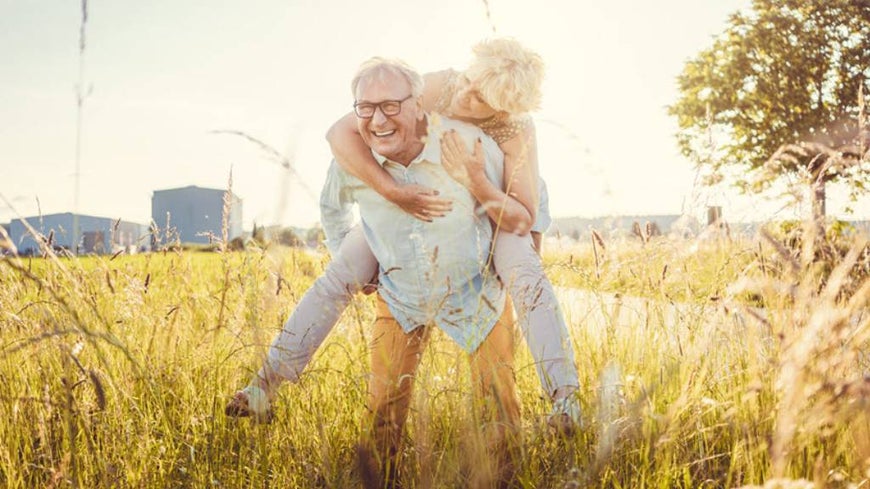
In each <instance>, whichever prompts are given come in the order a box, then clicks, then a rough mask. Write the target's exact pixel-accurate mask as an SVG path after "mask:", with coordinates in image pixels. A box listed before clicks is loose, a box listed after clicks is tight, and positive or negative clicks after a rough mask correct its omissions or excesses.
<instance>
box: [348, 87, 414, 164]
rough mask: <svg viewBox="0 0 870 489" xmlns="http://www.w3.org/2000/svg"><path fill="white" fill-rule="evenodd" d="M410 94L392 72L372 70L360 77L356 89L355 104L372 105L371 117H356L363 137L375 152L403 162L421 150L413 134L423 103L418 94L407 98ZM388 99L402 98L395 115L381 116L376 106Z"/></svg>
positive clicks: (406, 161)
mask: <svg viewBox="0 0 870 489" xmlns="http://www.w3.org/2000/svg"><path fill="white" fill-rule="evenodd" d="M410 94H411V86H410V85H409V84H408V81H407V80H405V78H404V77H402V76H401V75H398V74H395V73H392V72H381V73H377V72H376V73H374V74H372V75H370V76H368V77H367V78H363V79H362V80H360V82H359V84H358V85H357V89H356V103H357V105H360V104H373V105H375V109H374V114H372V117H371V118H368V119H365V118H362V117H359V116H357V118H356V122H357V128H358V129H359V133H360V135H361V136H362V138H363V140H364V141H365V142H366V144H367V145H368V146H369V147H370V148H372V149H373V150H374V151H375V152H376V153H378V154H380V155H381V156H384V157H386V158H388V159H390V160H393V161H395V162H398V163H402V164H404V165H407V164H409V163H410V162H411V160H413V159H414V158H415V157H416V156H417V155H419V154H420V151H422V150H423V143H422V141H421V139H420V135H419V134H417V123H418V122H419V121H420V120H422V119H423V106H422V103H423V102H422V99H421V98H420V97H417V98H414V97H411V98H408V96H409V95H410ZM388 100H392V101H401V100H404V101H403V102H401V103H400V112H399V113H398V114H396V115H385V114H384V111H383V110H382V109H381V108H380V107H378V106H377V104H380V103H382V102H385V101H388ZM388 112H389V111H388Z"/></svg>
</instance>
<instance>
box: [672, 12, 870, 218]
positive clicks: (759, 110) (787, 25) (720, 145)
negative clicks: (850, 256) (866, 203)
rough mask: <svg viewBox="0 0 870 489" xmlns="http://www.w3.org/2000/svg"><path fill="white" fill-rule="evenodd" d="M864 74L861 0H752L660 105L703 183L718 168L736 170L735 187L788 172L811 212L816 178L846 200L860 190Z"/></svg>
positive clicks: (819, 191)
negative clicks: (805, 187) (843, 187)
mask: <svg viewBox="0 0 870 489" xmlns="http://www.w3.org/2000/svg"><path fill="white" fill-rule="evenodd" d="M868 78H870V0H753V2H752V7H751V9H750V10H749V11H748V12H746V13H735V14H733V15H732V16H731V17H730V20H729V25H728V28H727V29H726V30H725V32H724V33H723V34H722V35H720V36H719V37H718V38H717V39H716V40H715V41H714V43H713V45H712V46H711V47H709V48H707V49H705V50H704V51H702V52H701V53H699V54H698V55H697V56H696V57H695V58H694V59H691V60H689V61H688V62H687V63H686V65H685V67H684V69H683V72H682V74H680V75H679V77H678V83H679V89H680V97H679V99H678V101H677V102H676V103H675V104H674V105H672V106H671V107H670V108H669V110H670V112H671V114H672V115H675V116H676V117H677V120H678V123H679V127H680V132H679V133H678V135H677V138H678V142H679V145H680V147H681V150H682V152H683V153H684V154H685V155H686V156H688V157H690V158H692V159H693V160H694V161H696V162H697V164H698V165H700V166H701V167H705V168H706V170H707V172H708V173H707V177H708V178H707V183H715V182H717V181H720V180H721V179H722V178H723V177H722V170H723V169H724V168H725V167H732V168H734V169H737V170H741V171H740V172H738V173H739V174H740V175H742V177H738V179H737V181H736V182H735V183H736V184H737V186H738V187H740V188H741V189H742V190H744V191H760V190H762V189H763V188H765V187H767V185H768V184H769V183H771V181H773V180H774V179H776V178H782V177H798V179H799V180H801V181H803V182H806V183H809V184H810V185H812V188H813V190H814V192H813V211H814V215H815V216H817V217H819V216H824V212H825V210H824V202H825V184H826V183H829V182H834V181H842V182H844V183H846V184H847V185H848V186H849V188H850V189H851V191H852V197H853V200H854V199H855V198H857V195H858V193H860V192H861V191H863V190H864V184H865V181H866V178H867V175H868V169H867V168H866V166H867V165H866V164H864V165H862V164H860V163H861V161H862V160H863V161H865V162H866V159H867V155H866V151H867V141H866V134H867V133H866V132H865V133H864V139H863V140H862V139H860V138H858V135H859V133H860V132H861V129H862V127H863V128H866V123H865V121H863V120H862V119H861V118H862V117H863V114H862V109H863V107H862V106H861V105H862V103H863V100H862V98H861V89H862V87H864V88H863V91H864V92H863V93H867V88H866V87H867V80H868ZM714 137H715V138H716V140H717V144H716V145H715V147H714V145H712V144H710V143H709V141H710V140H711V139H712V138H714Z"/></svg>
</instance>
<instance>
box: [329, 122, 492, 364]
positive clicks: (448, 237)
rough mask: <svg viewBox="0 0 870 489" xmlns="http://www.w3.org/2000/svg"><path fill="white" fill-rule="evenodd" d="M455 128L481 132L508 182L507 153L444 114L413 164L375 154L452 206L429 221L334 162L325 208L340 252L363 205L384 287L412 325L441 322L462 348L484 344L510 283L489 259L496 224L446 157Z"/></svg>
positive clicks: (468, 137) (470, 135) (399, 315)
mask: <svg viewBox="0 0 870 489" xmlns="http://www.w3.org/2000/svg"><path fill="white" fill-rule="evenodd" d="M448 129H454V130H456V132H457V133H458V134H459V135H460V136H462V137H463V138H464V139H465V141H466V144H467V146H468V148H473V147H474V146H473V144H474V140H475V139H477V138H481V141H482V143H483V151H484V156H485V158H484V159H485V162H486V165H485V170H486V174H487V177H488V178H489V179H490V180H491V181H492V182H493V183H494V184H495V185H497V186H498V187H500V188H501V187H502V186H503V185H502V180H503V173H504V154H503V153H502V152H501V150H500V149H499V147H498V145H497V144H496V143H495V141H493V140H492V139H491V138H489V137H488V136H486V135H485V134H484V133H483V131H481V130H480V129H479V128H477V127H476V126H472V125H470V124H465V123H462V122H459V121H454V120H450V119H446V118H443V117H440V118H434V117H430V119H429V134H428V135H427V137H426V142H425V145H424V148H423V151H422V152H421V153H420V155H419V156H417V158H415V159H414V160H413V161H412V162H411V164H409V165H408V166H407V167H405V166H403V165H401V164H399V163H396V162H393V161H390V160H387V159H386V158H384V157H383V156H380V155H378V154H376V153H373V154H374V155H375V158H376V159H377V160H378V162H379V163H380V164H381V166H383V168H384V169H385V170H386V171H387V172H388V173H389V174H390V175H392V177H393V178H394V179H395V180H396V181H397V182H399V183H403V184H408V183H415V184H419V185H425V186H427V187H430V188H437V189H438V190H439V192H440V195H441V196H442V197H444V198H448V199H450V200H452V201H453V210H452V211H451V212H449V213H448V214H447V215H446V216H444V217H440V218H437V219H435V220H434V221H433V222H424V221H421V220H419V219H416V218H414V217H412V216H411V215H409V214H408V213H406V212H405V211H403V210H402V209H401V208H399V207H398V206H396V205H395V204H393V203H391V202H389V201H387V200H386V199H384V198H383V197H382V196H381V195H380V194H378V193H377V192H375V191H374V190H372V189H371V188H369V187H368V186H366V185H365V184H364V183H363V182H362V181H360V180H358V179H357V178H355V177H353V176H351V175H350V174H348V173H346V172H345V171H344V170H342V169H341V167H340V166H339V165H338V164H336V163H335V161H333V162H332V164H331V165H330V168H329V173H328V175H327V178H326V183H325V184H324V187H323V192H322V193H321V196H320V211H321V222H322V224H323V230H324V232H325V233H326V239H327V241H326V243H327V247H328V248H329V250H330V252H332V253H333V254H335V253H336V251H337V250H338V247H339V245H340V244H341V240H342V239H343V238H344V236H345V235H346V234H347V232H348V231H349V230H350V229H351V227H352V226H353V224H354V222H353V221H354V219H353V213H352V207H353V204H354V203H355V204H357V205H358V206H359V214H360V219H361V220H362V228H363V232H364V234H365V237H366V241H367V242H368V244H369V246H370V247H371V250H372V252H373V253H374V255H375V257H376V258H377V259H378V262H379V264H380V270H379V280H380V287H379V293H380V294H381V297H383V299H384V301H385V302H386V303H387V306H388V307H389V309H390V312H391V313H392V314H393V317H395V318H396V320H397V321H398V322H399V324H400V325H401V326H402V329H403V330H404V331H405V332H410V331H413V330H414V329H416V328H417V327H419V326H423V325H430V324H435V325H437V326H438V327H439V328H441V329H442V330H443V331H444V332H445V333H447V335H448V336H450V337H451V338H453V340H454V341H456V342H457V343H458V344H459V345H460V346H461V347H462V348H464V349H465V350H467V351H469V352H473V351H474V350H476V349H477V347H478V346H479V345H480V343H481V342H482V341H483V340H484V339H485V338H486V336H487V335H488V334H489V332H490V331H491V330H492V327H493V326H494V325H495V323H496V321H497V320H498V319H499V317H500V316H501V313H502V310H503V309H504V290H503V289H502V287H501V285H500V283H499V281H498V279H497V277H496V276H495V273H494V272H493V271H492V268H491V267H490V266H489V251H490V245H491V243H492V226H491V225H490V221H489V218H488V217H487V215H486V212H485V211H484V210H483V208H482V207H481V206H480V205H479V204H478V202H477V201H476V200H475V199H474V196H472V195H471V193H470V192H469V191H468V189H466V188H465V187H463V186H462V185H461V184H459V183H458V182H456V181H455V180H454V179H453V178H452V177H451V176H450V175H449V174H448V173H447V171H446V170H445V169H444V167H443V166H442V165H441V146H440V143H439V141H440V135H441V133H442V132H443V131H446V130H448Z"/></svg>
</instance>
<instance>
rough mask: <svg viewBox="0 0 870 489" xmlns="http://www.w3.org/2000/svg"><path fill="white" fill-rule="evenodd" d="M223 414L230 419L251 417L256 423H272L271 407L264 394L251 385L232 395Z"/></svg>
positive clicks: (261, 390)
mask: <svg viewBox="0 0 870 489" xmlns="http://www.w3.org/2000/svg"><path fill="white" fill-rule="evenodd" d="M224 414H226V415H227V416H229V417H232V418H245V417H251V419H253V420H254V421H255V422H257V423H271V422H272V417H273V415H272V406H271V403H270V402H269V397H268V396H267V395H266V392H265V391H264V390H263V389H261V388H259V387H257V386H253V385H249V386H247V387H245V388H244V389H242V390H240V391H238V392H236V393H235V394H233V398H232V399H230V402H229V404H227V407H226V408H224Z"/></svg>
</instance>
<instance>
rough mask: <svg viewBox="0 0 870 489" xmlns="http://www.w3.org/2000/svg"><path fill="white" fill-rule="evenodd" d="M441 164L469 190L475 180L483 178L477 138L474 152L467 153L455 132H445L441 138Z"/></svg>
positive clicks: (480, 144)
mask: <svg viewBox="0 0 870 489" xmlns="http://www.w3.org/2000/svg"><path fill="white" fill-rule="evenodd" d="M441 164H442V165H444V169H445V170H447V173H448V174H450V176H451V177H453V179H454V180H456V181H457V182H459V183H460V184H461V185H462V186H464V187H465V188H468V189H470V188H471V184H472V181H473V180H474V179H475V178H481V177H483V178H485V175H484V170H483V143H482V142H481V141H480V139H479V138H478V140H477V141H476V142H475V143H474V152H473V153H469V152H468V149H467V148H466V147H465V142H464V141H463V140H462V138H461V137H459V135H458V134H456V131H454V130H450V131H447V132H446V133H444V134H443V135H442V136H441Z"/></svg>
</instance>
